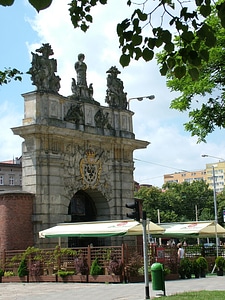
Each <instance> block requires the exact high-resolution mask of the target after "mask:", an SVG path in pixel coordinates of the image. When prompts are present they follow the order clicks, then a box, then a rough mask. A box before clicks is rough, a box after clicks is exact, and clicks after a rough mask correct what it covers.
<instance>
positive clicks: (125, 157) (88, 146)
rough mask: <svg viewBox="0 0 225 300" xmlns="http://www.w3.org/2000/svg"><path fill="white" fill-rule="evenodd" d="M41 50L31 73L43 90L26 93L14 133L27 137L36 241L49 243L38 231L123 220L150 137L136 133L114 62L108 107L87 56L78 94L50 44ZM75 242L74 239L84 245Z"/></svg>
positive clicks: (79, 66)
mask: <svg viewBox="0 0 225 300" xmlns="http://www.w3.org/2000/svg"><path fill="white" fill-rule="evenodd" d="M36 52H38V53H41V54H38V53H32V55H33V60H32V66H31V68H30V70H29V73H30V74H31V79H32V81H33V84H34V85H36V87H37V90H36V91H35V92H30V93H26V94H24V95H23V97H24V107H25V111H24V119H23V124H22V126H20V127H16V128H13V132H14V134H17V135H20V136H21V137H23V138H24V142H23V147H22V149H23V150H22V159H23V160H22V164H23V168H22V174H23V191H26V192H30V193H33V194H34V195H35V200H34V206H33V216H32V221H33V232H34V240H35V245H36V246H41V245H42V246H45V244H47V243H48V244H49V240H41V239H39V238H38V232H39V231H40V230H43V229H46V228H48V227H51V226H54V225H56V224H57V223H60V222H71V221H72V222H82V221H83V222H87V221H93V220H110V219H124V217H125V215H126V212H125V204H126V203H127V202H130V201H132V199H133V191H134V188H133V186H134V179H133V170H134V163H133V151H134V150H135V149H141V148H145V147H147V145H148V142H146V141H141V140H136V139H135V135H134V133H133V127H132V115H133V112H131V111H129V110H127V98H126V93H125V92H124V90H123V89H124V87H123V82H122V81H121V80H120V79H119V78H118V77H117V76H118V74H119V73H120V72H119V71H118V69H117V68H116V67H111V68H110V69H109V70H108V71H107V73H108V76H107V91H106V103H107V104H108V106H107V107H106V106H101V105H100V104H99V102H97V101H96V100H94V98H93V86H92V84H90V85H89V86H88V85H87V82H86V69H87V66H86V64H85V63H84V55H83V54H80V55H78V61H77V62H76V63H75V70H76V72H77V80H75V79H74V78H73V79H72V85H71V90H72V95H70V96H68V97H64V96H61V95H60V94H59V93H58V91H59V88H60V78H59V76H57V75H55V72H56V71H57V62H56V60H55V59H52V58H51V59H50V58H49V56H50V55H52V54H53V51H52V49H51V46H50V45H49V44H43V45H42V47H41V48H40V49H37V50H36ZM86 242H87V241H86ZM76 243H78V244H76ZM76 243H75V244H73V243H72V244H71V245H72V246H77V245H81V244H79V241H76Z"/></svg>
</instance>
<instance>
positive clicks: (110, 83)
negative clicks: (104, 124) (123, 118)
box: [105, 66, 127, 109]
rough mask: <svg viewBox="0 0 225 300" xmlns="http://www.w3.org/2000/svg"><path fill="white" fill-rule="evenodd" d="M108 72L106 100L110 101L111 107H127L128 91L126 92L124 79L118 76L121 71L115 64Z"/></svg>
mask: <svg viewBox="0 0 225 300" xmlns="http://www.w3.org/2000/svg"><path fill="white" fill-rule="evenodd" d="M106 73H108V77H107V90H106V99H105V102H106V103H108V105H109V107H113V108H117V109H126V108H127V93H125V92H124V86H123V81H122V80H121V79H119V78H117V76H118V74H120V73H121V72H120V71H119V70H118V69H117V68H116V67H115V66H114V67H111V68H110V69H109V70H108V71H107V72H106Z"/></svg>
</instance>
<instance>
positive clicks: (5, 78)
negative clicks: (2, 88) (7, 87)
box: [0, 68, 23, 85]
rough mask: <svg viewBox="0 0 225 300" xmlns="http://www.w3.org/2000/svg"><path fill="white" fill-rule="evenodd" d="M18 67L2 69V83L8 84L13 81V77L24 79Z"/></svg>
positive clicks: (0, 77) (0, 74)
mask: <svg viewBox="0 0 225 300" xmlns="http://www.w3.org/2000/svg"><path fill="white" fill-rule="evenodd" d="M22 74H23V73H21V72H20V71H19V70H17V69H15V68H14V69H11V68H8V69H5V71H0V85H3V84H7V83H9V82H10V81H11V79H14V80H19V81H22V77H21V75H22Z"/></svg>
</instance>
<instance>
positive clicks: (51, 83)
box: [27, 43, 61, 93]
mask: <svg viewBox="0 0 225 300" xmlns="http://www.w3.org/2000/svg"><path fill="white" fill-rule="evenodd" d="M36 52H38V53H41V55H38V54H37V53H33V52H31V54H32V63H31V68H30V69H29V71H28V72H27V73H28V74H31V80H32V82H33V83H32V84H33V85H36V87H37V91H42V92H53V93H58V91H59V89H60V80H61V79H60V77H59V76H56V75H55V72H57V61H56V59H54V58H51V59H50V58H49V56H51V55H53V54H54V52H53V50H52V48H51V46H50V45H49V44H48V43H47V44H42V47H41V48H39V49H37V50H36Z"/></svg>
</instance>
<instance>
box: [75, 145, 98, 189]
mask: <svg viewBox="0 0 225 300" xmlns="http://www.w3.org/2000/svg"><path fill="white" fill-rule="evenodd" d="M101 170H102V166H101V159H100V156H97V155H96V153H95V151H94V150H92V149H88V150H86V151H85V155H84V157H83V158H82V159H81V161H80V174H81V177H82V179H83V185H84V188H85V189H87V188H95V187H96V185H97V184H98V182H99V177H100V174H101Z"/></svg>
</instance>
